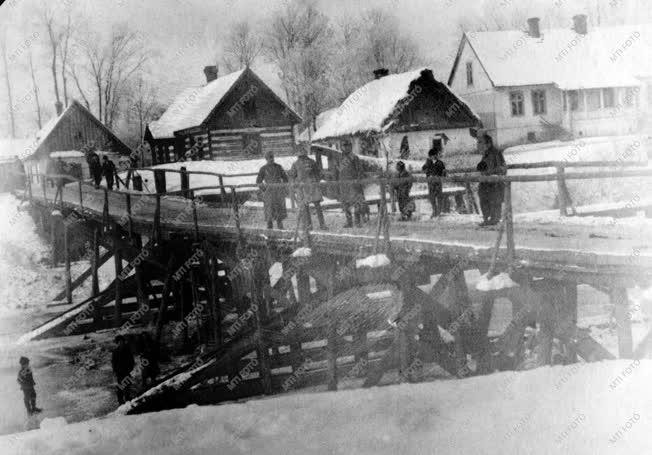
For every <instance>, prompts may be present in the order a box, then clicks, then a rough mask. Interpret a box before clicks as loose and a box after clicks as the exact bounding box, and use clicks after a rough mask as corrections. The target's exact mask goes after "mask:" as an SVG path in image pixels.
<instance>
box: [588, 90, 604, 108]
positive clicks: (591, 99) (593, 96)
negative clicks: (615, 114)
mask: <svg viewBox="0 0 652 455" xmlns="http://www.w3.org/2000/svg"><path fill="white" fill-rule="evenodd" d="M585 96H586V110H588V111H597V110H598V109H600V90H587V91H586V95H585Z"/></svg>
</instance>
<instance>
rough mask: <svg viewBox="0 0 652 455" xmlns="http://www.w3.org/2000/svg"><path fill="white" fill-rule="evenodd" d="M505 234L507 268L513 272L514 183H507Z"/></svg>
mask: <svg viewBox="0 0 652 455" xmlns="http://www.w3.org/2000/svg"><path fill="white" fill-rule="evenodd" d="M504 222H505V234H506V237H507V239H506V240H507V267H508V270H509V272H511V271H512V267H513V264H514V249H515V247H514V218H513V216H512V183H511V182H505V220H504Z"/></svg>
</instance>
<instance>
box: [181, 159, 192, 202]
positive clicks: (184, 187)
mask: <svg viewBox="0 0 652 455" xmlns="http://www.w3.org/2000/svg"><path fill="white" fill-rule="evenodd" d="M180 170H181V173H180V174H179V179H180V180H181V195H182V196H183V197H185V198H186V199H188V195H189V191H188V190H189V189H190V178H189V176H188V170H187V169H186V167H185V166H181V169H180Z"/></svg>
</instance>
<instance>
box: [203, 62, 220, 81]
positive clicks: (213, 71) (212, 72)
mask: <svg viewBox="0 0 652 455" xmlns="http://www.w3.org/2000/svg"><path fill="white" fill-rule="evenodd" d="M204 74H205V75H206V83H207V84H208V83H209V82H213V81H214V80H215V79H217V65H209V66H205V67H204Z"/></svg>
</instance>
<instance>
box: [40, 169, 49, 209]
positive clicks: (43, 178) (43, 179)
mask: <svg viewBox="0 0 652 455" xmlns="http://www.w3.org/2000/svg"><path fill="white" fill-rule="evenodd" d="M46 180H47V179H46V178H45V175H43V174H41V183H42V187H43V200H44V201H45V204H46V205H47V203H48V195H47V190H46V188H45V187H46V186H47V182H46Z"/></svg>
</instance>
